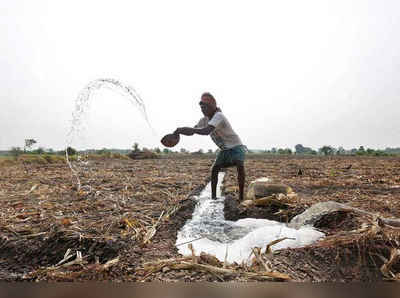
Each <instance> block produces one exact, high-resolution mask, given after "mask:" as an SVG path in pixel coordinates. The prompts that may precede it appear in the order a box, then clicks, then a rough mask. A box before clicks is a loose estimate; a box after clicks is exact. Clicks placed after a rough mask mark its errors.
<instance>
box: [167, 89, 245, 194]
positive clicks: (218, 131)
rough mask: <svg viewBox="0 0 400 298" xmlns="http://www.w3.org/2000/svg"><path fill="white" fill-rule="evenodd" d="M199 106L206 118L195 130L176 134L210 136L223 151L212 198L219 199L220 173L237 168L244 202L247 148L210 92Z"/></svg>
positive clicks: (179, 130) (180, 130)
mask: <svg viewBox="0 0 400 298" xmlns="http://www.w3.org/2000/svg"><path fill="white" fill-rule="evenodd" d="M199 104H200V108H201V111H202V112H203V114H204V117H203V118H201V119H200V121H199V123H198V124H197V125H196V126H195V127H194V128H192V127H179V128H177V129H176V130H175V132H174V134H182V135H186V136H191V135H193V134H198V135H210V136H211V139H212V140H213V141H214V143H215V144H216V145H217V146H218V147H219V148H220V149H221V151H219V152H218V154H217V158H216V159H215V162H214V164H213V166H212V169H211V190H212V198H213V199H216V198H217V195H216V194H217V182H218V172H219V171H220V170H221V169H223V168H228V167H234V166H235V167H236V168H237V173H238V184H239V200H241V201H243V193H244V181H245V170H244V159H245V152H246V151H245V146H243V144H242V141H241V140H240V138H239V136H238V135H237V134H236V133H235V132H234V131H233V129H232V127H231V125H230V123H229V121H228V119H226V117H225V116H224V114H222V112H221V110H220V109H219V108H218V107H217V103H216V101H215V98H214V96H212V95H211V94H210V93H208V92H207V93H203V94H202V96H201V100H200V103H199Z"/></svg>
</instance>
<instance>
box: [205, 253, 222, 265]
mask: <svg viewBox="0 0 400 298" xmlns="http://www.w3.org/2000/svg"><path fill="white" fill-rule="evenodd" d="M200 260H201V261H202V262H203V263H206V264H209V265H212V266H216V267H220V266H221V262H220V260H218V259H217V258H216V257H215V256H213V255H210V254H207V253H205V252H201V253H200Z"/></svg>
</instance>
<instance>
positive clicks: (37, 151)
mask: <svg viewBox="0 0 400 298" xmlns="http://www.w3.org/2000/svg"><path fill="white" fill-rule="evenodd" d="M44 152H45V150H44V148H43V147H39V148H37V149H36V150H35V153H36V154H43V153H44Z"/></svg>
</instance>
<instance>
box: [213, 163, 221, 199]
mask: <svg viewBox="0 0 400 298" xmlns="http://www.w3.org/2000/svg"><path fill="white" fill-rule="evenodd" d="M220 169H221V167H220V166H218V165H216V164H215V163H214V165H213V167H212V169H211V193H212V194H211V198H212V199H216V198H217V184H218V173H219V170H220Z"/></svg>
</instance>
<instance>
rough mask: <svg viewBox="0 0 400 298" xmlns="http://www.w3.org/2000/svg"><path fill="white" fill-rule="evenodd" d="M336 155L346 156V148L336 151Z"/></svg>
mask: <svg viewBox="0 0 400 298" xmlns="http://www.w3.org/2000/svg"><path fill="white" fill-rule="evenodd" d="M336 154H337V155H344V154H346V150H344V148H343V147H342V146H340V147H339V148H338V150H337V151H336Z"/></svg>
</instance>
